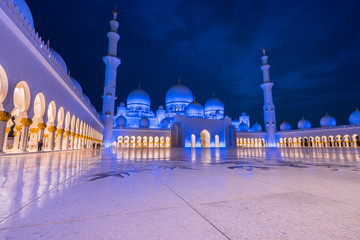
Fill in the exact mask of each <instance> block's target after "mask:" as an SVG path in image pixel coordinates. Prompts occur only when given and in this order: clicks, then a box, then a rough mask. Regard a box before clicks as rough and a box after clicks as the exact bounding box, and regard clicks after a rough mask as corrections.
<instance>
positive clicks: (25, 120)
mask: <svg viewBox="0 0 360 240" xmlns="http://www.w3.org/2000/svg"><path fill="white" fill-rule="evenodd" d="M20 123H21V125H23V126H25V127H30V125H31V124H32V123H33V121H32V120H31V119H30V118H22V119H21V120H20Z"/></svg>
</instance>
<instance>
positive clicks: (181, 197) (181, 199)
mask: <svg viewBox="0 0 360 240" xmlns="http://www.w3.org/2000/svg"><path fill="white" fill-rule="evenodd" d="M150 174H151V175H153V176H154V177H155V178H156V179H157V180H158V181H159V182H160V183H162V184H163V185H164V186H166V187H167V188H168V189H169V190H170V191H172V192H173V193H174V194H175V195H176V196H178V197H179V198H180V199H181V200H182V201H183V202H184V203H185V204H186V205H188V206H189V207H190V208H191V209H192V210H194V211H195V212H196V213H197V214H198V215H199V216H200V217H202V218H203V219H204V220H205V221H206V222H208V223H209V224H210V225H211V226H212V227H213V228H215V229H216V230H217V231H218V232H219V233H221V234H222V235H223V236H224V237H225V238H226V239H229V240H231V238H229V237H228V236H227V235H226V234H225V233H224V232H222V231H221V230H220V229H219V228H217V227H216V226H215V225H214V224H213V223H212V222H210V220H208V219H207V218H206V217H205V216H204V215H202V214H201V213H200V212H199V211H198V210H196V209H195V208H194V207H193V206H192V205H191V204H190V203H188V202H187V201H186V200H185V199H184V198H182V197H181V196H180V195H179V194H178V193H177V192H176V191H175V190H174V189H172V188H171V187H170V186H169V185H167V184H166V183H164V182H163V181H161V180H160V179H159V178H157V177H156V176H155V175H154V174H153V173H151V172H150Z"/></svg>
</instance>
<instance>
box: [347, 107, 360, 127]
mask: <svg viewBox="0 0 360 240" xmlns="http://www.w3.org/2000/svg"><path fill="white" fill-rule="evenodd" d="M349 122H350V124H351V125H355V124H360V112H359V110H358V109H356V111H355V112H353V113H352V114H351V115H350V117H349Z"/></svg>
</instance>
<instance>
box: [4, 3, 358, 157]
mask: <svg viewBox="0 0 360 240" xmlns="http://www.w3.org/2000/svg"><path fill="white" fill-rule="evenodd" d="M118 26H119V23H118V21H117V13H116V11H114V13H113V17H112V19H111V20H110V29H109V32H108V33H107V36H108V38H109V48H108V52H107V54H106V56H104V57H103V62H104V64H105V67H106V68H105V69H106V70H105V83H104V91H103V96H102V99H103V108H102V112H101V114H99V113H97V112H96V109H95V108H94V106H93V105H92V104H91V101H90V99H89V98H88V97H87V96H86V95H85V93H84V92H83V90H82V88H81V86H80V84H79V82H78V81H76V80H75V79H74V77H72V76H70V72H69V70H68V68H67V65H66V62H65V60H64V59H63V58H62V57H61V56H60V54H58V53H57V52H56V51H55V50H54V49H52V48H51V47H50V42H45V41H44V40H43V39H42V38H41V37H40V35H39V33H37V32H36V30H35V26H34V22H33V18H32V15H31V11H30V9H29V8H28V6H27V4H26V2H25V1H24V0H7V1H4V0H0V29H1V32H2V34H1V35H0V46H1V47H0V48H1V53H0V151H2V152H24V151H36V145H37V142H38V141H39V140H43V141H44V143H45V145H44V149H45V150H48V151H52V150H68V149H83V148H92V147H95V146H99V145H102V146H104V147H119V148H128V147H129V148H135V147H146V148H167V147H181V148H182V147H185V148H187V147H189V148H191V147H193V148H195V147H215V148H217V147H359V146H360V141H359V134H360V112H359V111H358V110H356V111H355V112H353V113H351V115H350V117H349V124H348V125H343V126H338V125H337V124H336V120H335V119H334V118H333V117H331V116H329V115H327V114H326V115H325V116H324V117H323V118H322V119H321V120H320V125H321V127H319V128H312V127H311V123H310V122H309V121H308V120H306V119H305V118H304V119H300V120H299V122H298V124H297V129H292V127H291V125H290V124H289V123H287V122H283V123H281V124H280V125H279V127H277V126H278V123H277V122H276V111H275V104H274V102H273V95H272V87H273V86H274V83H273V82H271V81H270V73H269V69H270V64H269V63H268V56H267V55H266V51H265V49H263V53H262V56H261V61H262V65H261V66H260V69H261V70H262V72H263V82H262V84H261V86H260V87H261V88H262V89H263V94H264V105H263V109H262V111H263V113H264V126H262V125H261V124H259V123H254V124H253V125H251V124H250V117H249V116H247V115H246V114H245V113H242V114H241V115H240V117H239V118H238V119H235V120H234V119H231V118H230V117H228V116H226V114H225V113H226V112H225V110H226V108H225V106H224V104H223V102H222V101H221V100H220V99H219V98H217V97H215V96H213V97H212V98H210V99H208V100H207V101H206V102H205V104H204V105H202V104H201V103H199V102H198V101H196V100H195V98H194V95H193V92H192V91H191V90H190V88H188V87H187V86H186V85H185V84H184V83H182V82H181V80H180V79H179V80H178V82H177V83H175V82H174V85H173V86H172V87H171V88H170V89H168V91H167V93H166V95H165V96H164V103H165V104H164V106H158V107H157V110H156V111H153V110H152V109H151V107H150V106H151V98H150V95H149V94H148V93H147V92H146V91H145V90H144V89H142V88H141V87H140V86H139V87H138V88H137V89H134V90H133V91H132V92H130V94H129V95H128V96H127V100H126V103H124V102H122V103H120V104H119V105H118V106H115V100H116V84H117V68H118V66H119V65H120V64H121V60H120V58H119V57H118V53H117V46H118V41H119V39H120V35H119V33H118V32H117V29H118ZM34 69H36V71H34ZM259 90H260V88H259ZM275 98H276V96H275Z"/></svg>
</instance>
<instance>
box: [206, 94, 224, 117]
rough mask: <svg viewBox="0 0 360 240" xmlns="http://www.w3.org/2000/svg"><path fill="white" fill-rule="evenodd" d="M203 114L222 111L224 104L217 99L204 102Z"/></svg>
mask: <svg viewBox="0 0 360 240" xmlns="http://www.w3.org/2000/svg"><path fill="white" fill-rule="evenodd" d="M204 110H205V113H206V112H208V111H214V112H216V111H224V104H223V102H222V101H221V100H220V99H218V98H210V99H209V100H207V101H206V103H205V107H204Z"/></svg>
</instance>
